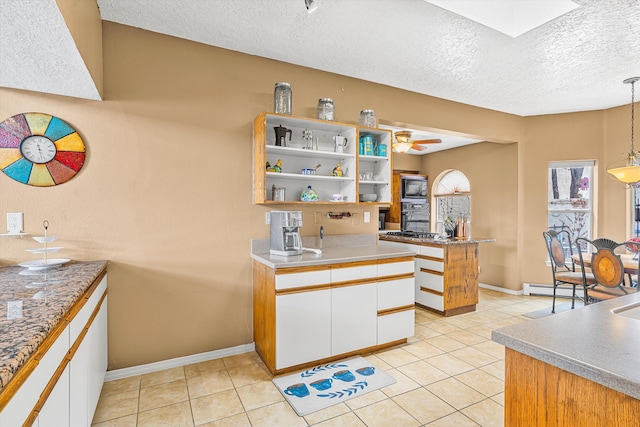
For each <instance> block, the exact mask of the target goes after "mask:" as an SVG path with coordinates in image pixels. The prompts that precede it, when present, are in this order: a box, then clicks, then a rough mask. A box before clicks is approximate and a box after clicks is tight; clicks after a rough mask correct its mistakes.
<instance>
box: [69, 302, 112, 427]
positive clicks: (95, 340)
mask: <svg viewBox="0 0 640 427" xmlns="http://www.w3.org/2000/svg"><path fill="white" fill-rule="evenodd" d="M107 298H108V297H107ZM107 298H105V299H104V301H103V302H102V307H101V308H100V311H99V312H98V315H97V316H96V318H95V320H94V321H93V325H92V327H91V330H90V331H89V332H90V335H91V339H90V342H91V358H90V359H89V374H88V375H89V383H88V389H87V390H88V398H87V404H88V412H87V425H90V424H91V421H92V420H93V415H94V413H95V411H96V407H97V406H98V400H99V399H100V392H101V391H102V385H103V384H104V376H105V374H106V373H107V365H108V363H109V357H108V351H107V309H108V305H107ZM72 402H73V401H72ZM72 425H73V424H72Z"/></svg>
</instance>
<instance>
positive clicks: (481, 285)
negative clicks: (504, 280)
mask: <svg viewBox="0 0 640 427" xmlns="http://www.w3.org/2000/svg"><path fill="white" fill-rule="evenodd" d="M478 287H479V288H483V289H489V290H490V291H496V292H502V293H505V294H509V295H522V290H519V291H514V290H513V289H507V288H501V287H500V286H493V285H487V284H486V283H478Z"/></svg>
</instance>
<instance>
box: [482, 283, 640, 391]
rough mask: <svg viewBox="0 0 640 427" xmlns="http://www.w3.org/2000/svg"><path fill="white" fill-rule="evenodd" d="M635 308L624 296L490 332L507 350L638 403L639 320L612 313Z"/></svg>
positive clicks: (636, 297)
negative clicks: (617, 310)
mask: <svg viewBox="0 0 640 427" xmlns="http://www.w3.org/2000/svg"><path fill="white" fill-rule="evenodd" d="M639 303H640V294H632V295H626V296H624V297H619V298H616V299H613V300H609V301H602V302H599V303H596V304H591V305H588V306H586V307H583V308H578V309H574V310H569V311H566V312H563V313H557V314H554V315H549V316H546V317H543V318H539V319H534V320H530V321H527V322H524V323H520V324H517V325H511V326H506V327H504V328H500V329H496V330H494V331H493V332H492V339H493V340H494V341H496V342H498V343H500V344H502V345H504V346H506V347H508V348H510V349H513V350H515V351H518V352H520V353H523V354H526V355H528V356H531V357H533V358H535V359H538V360H541V361H543V362H545V363H548V364H550V365H553V366H556V367H558V368H560V369H563V370H565V371H568V372H571V373H573V374H576V375H579V376H581V377H584V378H586V379H588V380H591V381H593V382H596V383H598V384H601V385H603V386H605V387H609V388H611V389H614V390H617V391H619V392H621V393H624V394H626V395H628V396H631V397H633V398H635V399H640V368H639V366H640V320H638V319H632V318H629V317H625V316H621V315H619V314H615V313H614V312H613V310H616V309H619V308H622V307H626V306H629V305H633V304H639Z"/></svg>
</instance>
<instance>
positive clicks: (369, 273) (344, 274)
mask: <svg viewBox="0 0 640 427" xmlns="http://www.w3.org/2000/svg"><path fill="white" fill-rule="evenodd" d="M377 272H378V266H377V265H375V264H371V265H361V266H357V267H345V268H333V269H331V283H337V282H348V281H350V280H361V279H369V278H370V279H372V280H375V279H376V278H377Z"/></svg>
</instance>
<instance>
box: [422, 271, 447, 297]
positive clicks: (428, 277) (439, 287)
mask: <svg viewBox="0 0 640 427" xmlns="http://www.w3.org/2000/svg"><path fill="white" fill-rule="evenodd" d="M416 283H417V284H418V288H420V286H424V287H425V288H428V289H433V290H434V291H438V292H444V276H441V275H439V274H432V273H427V272H424V271H421V272H419V273H418V277H417V278H416Z"/></svg>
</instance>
